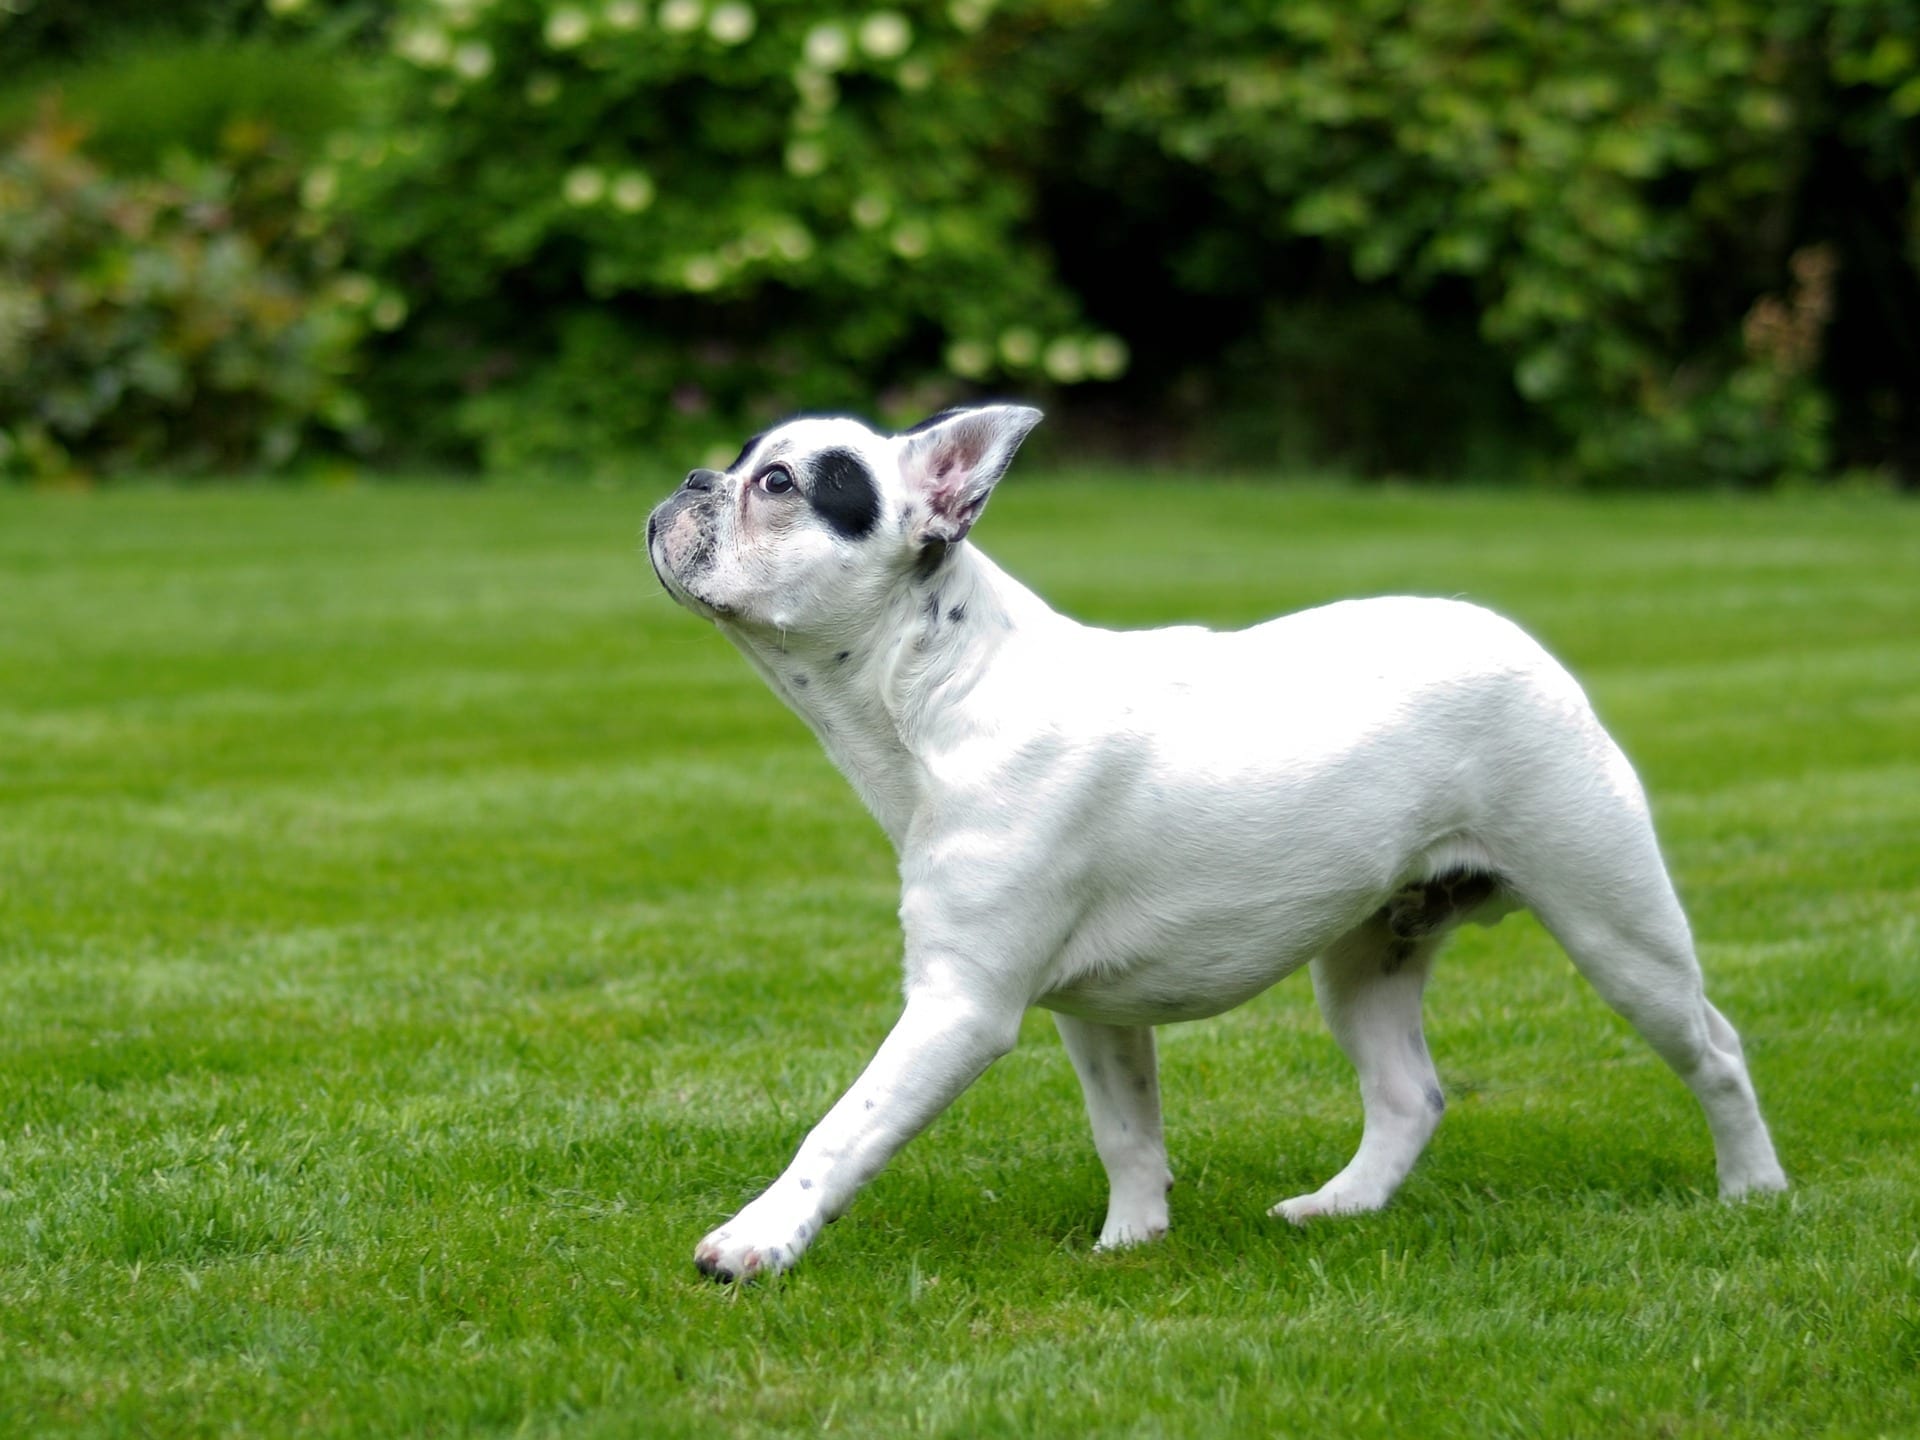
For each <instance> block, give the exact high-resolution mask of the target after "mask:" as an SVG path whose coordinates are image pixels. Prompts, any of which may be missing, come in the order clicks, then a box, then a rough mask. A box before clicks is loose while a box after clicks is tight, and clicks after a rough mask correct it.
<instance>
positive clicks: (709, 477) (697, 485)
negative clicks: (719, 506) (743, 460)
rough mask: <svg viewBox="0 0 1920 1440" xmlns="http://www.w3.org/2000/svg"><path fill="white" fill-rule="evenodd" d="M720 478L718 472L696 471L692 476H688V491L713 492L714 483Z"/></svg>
mask: <svg viewBox="0 0 1920 1440" xmlns="http://www.w3.org/2000/svg"><path fill="white" fill-rule="evenodd" d="M719 478H720V472H719V471H718V470H695V471H694V472H693V473H692V474H691V475H689V476H687V489H689V490H711V489H713V482H714V481H716V480H718V479H719Z"/></svg>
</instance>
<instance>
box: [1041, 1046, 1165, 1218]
mask: <svg viewBox="0 0 1920 1440" xmlns="http://www.w3.org/2000/svg"><path fill="white" fill-rule="evenodd" d="M1053 1023H1054V1024H1055V1025H1056V1026H1057V1027H1058V1028H1059V1031H1060V1040H1061V1043H1062V1044H1064V1045H1065V1046H1066V1047H1067V1054H1068V1055H1069V1056H1070V1057H1072V1060H1073V1068H1074V1070H1075V1072H1076V1073H1077V1074H1078V1075H1079V1076H1080V1088H1081V1089H1082V1090H1083V1091H1084V1092H1085V1093H1086V1097H1087V1118H1088V1119H1089V1120H1091V1121H1092V1122H1093V1145H1094V1148H1095V1149H1096V1150H1098V1151H1099V1152H1100V1163H1101V1164H1102V1165H1104V1166H1105V1167H1106V1170H1107V1223H1106V1224H1105V1225H1102V1226H1101V1227H1100V1244H1099V1246H1098V1248H1099V1249H1101V1250H1114V1249H1118V1248H1119V1247H1120V1246H1123V1245H1138V1244H1139V1243H1140V1242H1141V1241H1143V1240H1154V1239H1157V1238H1159V1237H1160V1236H1162V1235H1164V1234H1166V1232H1167V1188H1168V1187H1169V1186H1171V1185H1172V1184H1173V1172H1172V1171H1171V1170H1169V1169H1168V1168H1167V1146H1166V1142H1165V1140H1163V1139H1162V1138H1161V1132H1160V1076H1159V1070H1158V1067H1157V1066H1156V1064H1155V1060H1154V1052H1153V1027H1152V1026H1151V1025H1102V1024H1099V1023H1097V1022H1096V1021H1092V1020H1081V1019H1077V1018H1075V1017H1074V1016H1072V1015H1063V1014H1060V1013H1059V1012H1057V1011H1056V1012H1055V1013H1054V1017H1053Z"/></svg>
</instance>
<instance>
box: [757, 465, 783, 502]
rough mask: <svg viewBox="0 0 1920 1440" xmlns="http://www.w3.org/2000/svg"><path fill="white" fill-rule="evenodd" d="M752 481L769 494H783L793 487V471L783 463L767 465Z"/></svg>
mask: <svg viewBox="0 0 1920 1440" xmlns="http://www.w3.org/2000/svg"><path fill="white" fill-rule="evenodd" d="M753 483H754V484H756V485H758V486H759V487H760V488H761V489H762V490H764V491H766V492H767V494H769V495H784V494H786V493H787V492H788V491H789V490H791V489H793V471H791V470H789V469H788V468H787V467H786V466H784V465H769V466H768V467H767V468H766V469H764V470H762V471H761V472H760V476H759V478H758V479H757V480H755V481H754V482H753Z"/></svg>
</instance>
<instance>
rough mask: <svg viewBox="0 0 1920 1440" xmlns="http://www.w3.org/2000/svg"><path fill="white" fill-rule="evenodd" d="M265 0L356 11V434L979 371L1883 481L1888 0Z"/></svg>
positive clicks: (1902, 178) (1588, 466)
mask: <svg viewBox="0 0 1920 1440" xmlns="http://www.w3.org/2000/svg"><path fill="white" fill-rule="evenodd" d="M208 8H209V13H210V14H218V15H221V16H225V14H226V12H225V11H224V10H222V9H221V7H220V6H218V5H210V6H209V7H208ZM267 9H268V10H269V11H271V12H273V13H274V15H275V16H276V17H277V18H275V19H274V22H273V23H274V24H276V25H277V26H278V28H279V31H280V33H281V34H282V35H283V36H285V37H289V38H304V39H308V40H311V39H312V38H313V37H316V36H318V37H323V38H324V37H326V36H329V35H332V36H335V37H348V36H363V35H364V34H365V33H366V32H367V24H368V17H369V16H384V15H385V14H387V13H388V11H389V10H391V12H392V16H393V18H392V22H391V25H390V26H388V27H387V29H386V31H385V36H386V39H385V43H384V46H383V49H382V51H381V55H382V58H381V59H380V60H379V61H378V62H376V63H375V64H374V65H373V66H372V69H371V73H370V76H369V78H370V79H371V81H372V82H373V83H372V85H371V87H370V88H367V89H365V90H361V89H358V88H357V89H356V90H355V92H354V93H355V96H356V102H357V103H359V104H360V106H361V111H360V113H361V119H360V120H359V121H358V123H356V124H355V125H353V126H352V127H350V128H348V129H346V130H344V131H343V132H341V133H340V134H338V135H336V136H335V137H334V138H333V139H332V140H331V141H329V142H328V143H327V145H326V146H325V147H324V148H323V149H320V150H318V151H316V152H315V153H313V154H312V155H311V156H310V158H309V164H308V169H307V173H306V176H305V183H304V185H303V187H302V191H301V193H302V196H303V204H304V214H303V216H302V217H301V219H300V222H299V223H300V226H301V228H302V230H303V231H304V233H306V234H308V235H309V236H314V237H318V236H320V235H323V234H325V235H344V236H346V237H348V238H349V240H350V243H351V246H352V250H351V253H350V255H349V256H347V257H346V263H348V264H349V265H350V266H351V267H352V270H353V272H355V273H357V272H361V271H364V272H365V273H367V274H368V275H370V276H372V277H373V278H374V281H375V282H376V284H377V291H378V296H379V305H380V317H381V322H380V323H381V325H382V326H384V327H385V329H384V330H382V331H380V332H379V338H377V339H376V340H374V341H373V342H372V343H371V344H370V345H369V346H368V348H367V349H366V350H365V351H364V352H363V355H362V360H361V365H362V369H361V375H362V384H363V386H364V388H365V390H366V393H367V394H368V395H370V396H371V397H372V400H373V402H374V413H375V414H376V415H379V416H382V417H383V418H384V422H385V432H386V435H387V437H388V441H389V443H390V444H396V443H402V442H404V443H407V444H411V445H414V446H418V447H424V448H428V449H435V450H438V451H441V452H443V453H449V454H456V455H478V456H480V457H482V458H484V459H485V460H487V461H489V462H491V463H493V464H496V465H502V466H514V467H524V466H528V465H545V466H582V465H593V466H598V467H603V468H605V467H612V468H621V467H624V466H627V465H630V464H633V463H647V464H651V463H654V462H653V458H652V457H654V456H656V455H661V454H664V455H667V456H671V457H674V459H675V462H676V463H678V461H679V460H683V459H685V458H686V457H687V456H688V455H689V454H690V453H692V454H698V453H699V452H701V451H702V450H704V449H705V448H707V447H719V446H723V445H724V444H725V442H726V440H727V439H728V438H730V437H736V436H737V435H738V434H740V433H741V432H742V431H743V430H744V429H746V428H749V427H752V426H754V425H756V424H759V423H762V422H764V421H765V420H766V419H768V418H770V417H771V416H773V415H774V414H776V413H778V412H780V411H784V410H788V409H794V408H804V407H841V406H846V407H854V408H859V409H863V410H868V411H877V412H878V413H880V414H881V415H882V416H883V417H884V418H901V417H907V416H910V415H913V414H915V413H916V412H919V411H922V410H924V409H926V408H929V407H931V406H933V405H937V404H940V403H944V402H947V401H950V400H953V399H957V398H963V397H964V396H965V395H967V394H969V393H977V392H982V391H1017V392H1021V393H1029V394H1035V393H1037V394H1041V395H1043V396H1046V397H1050V398H1052V399H1053V400H1055V401H1056V402H1060V403H1061V404H1062V408H1063V409H1064V411H1065V413H1066V414H1067V416H1068V417H1072V416H1074V415H1079V416H1081V417H1082V418H1083V420H1084V422H1085V423H1084V425H1083V429H1084V431H1085V433H1087V434H1088V435H1093V436H1102V435H1104V436H1108V437H1113V443H1115V444H1117V445H1123V446H1128V447H1141V446H1156V445H1161V444H1163V443H1164V442H1165V440H1166V437H1167V436H1169V435H1174V436H1182V437H1186V439H1185V441H1184V443H1185V444H1186V445H1187V446H1188V447H1189V449H1190V450H1191V451H1193V452H1194V453H1208V452H1209V451H1211V452H1212V453H1216V454H1219V453H1230V454H1237V455H1239V456H1240V457H1241V458H1267V459H1271V458H1274V457H1276V456H1284V457H1287V458H1291V459H1297V460H1327V459H1332V460H1335V461H1338V462H1341V463H1346V464H1352V465H1358V466H1362V467H1367V468H1380V469H1401V470H1413V471H1435V470H1439V471H1447V470H1455V471H1458V470H1479V471H1485V470H1486V469H1488V468H1510V467H1511V466H1513V465H1520V464H1527V465H1531V466H1532V467H1534V468H1541V469H1545V470H1546V471H1548V472H1549V473H1552V474H1555V475H1560V476H1564V477H1566V478H1568V479H1583V480H1586V481H1589V482H1599V483H1633V484H1658V485H1678V484H1698V483H1734V484H1744V485H1759V484H1769V483H1775V482H1778V481H1780V480H1783V479H1807V478H1821V477H1825V476H1828V475H1831V474H1832V473H1834V472H1835V471H1836V469H1838V468H1840V467H1842V466H1848V465H1863V464H1864V465H1872V466H1881V467H1885V468H1886V469H1887V470H1888V471H1890V472H1891V473H1896V474H1899V475H1901V476H1903V477H1904V478H1905V479H1906V480H1907V481H1908V482H1909V483H1915V482H1920V400H1916V397H1920V207H1917V206H1916V202H1915V196H1916V190H1917V182H1920V49H1917V48H1916V47H1917V45H1920V0H1779V3H1764V0H1563V3H1560V4H1557V5H1549V4H1542V3H1522V0H1493V3H1489V0H1422V3H1390V0H1337V3H1336V0H1328V3H1303V0H1285V3H1280V4H1276V5H1270V6H1257V7H1256V6H1248V5H1245V4H1240V3H1222V0H1110V3H1098V0H1002V3H995V0H938V3H931V0H927V3H921V0H899V3H893V4H889V5H883V6H879V7H876V8H873V9H864V8H862V9H854V10H842V9H839V8H835V7H832V6H829V5H826V4H823V3H819V0H790V3H754V0H400V3H398V4H397V5H394V6H391V7H389V6H386V5H380V6H377V7H370V6H369V5H367V4H365V3H357V4H345V3H337V4H328V3H325V0H276V3H275V4H273V5H271V6H269V7H267ZM221 23H223V24H230V23H233V22H232V21H231V18H230V17H229V18H227V19H223V20H222V21H221ZM247 23H248V24H255V23H257V17H256V19H255V20H253V21H249V22H247ZM0 33H3V32H0ZM333 43H336V44H338V45H340V46H341V47H342V48H343V49H350V48H351V45H350V44H349V41H348V40H346V39H336V41H334V42H333ZM5 283H7V282H6V281H5V279H4V278H0V286H4V284H5ZM15 283H16V284H17V283H18V282H17V280H16V281H15ZM0 293H4V292H0ZM8 423H9V421H8V419H7V417H6V416H5V415H4V414H0V428H3V427H5V426H6V425H7V424H8ZM316 433H317V432H316ZM72 443H73V445H74V447H75V450H76V453H79V452H81V451H83V450H84V449H85V448H86V446H85V441H84V437H74V438H73V442H72ZM1523 456H1531V457H1532V459H1531V460H1530V461H1529V460H1525V459H1523V458H1522V457H1523Z"/></svg>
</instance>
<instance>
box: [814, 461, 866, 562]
mask: <svg viewBox="0 0 1920 1440" xmlns="http://www.w3.org/2000/svg"><path fill="white" fill-rule="evenodd" d="M808 499H809V500H810V501H811V502H812V504H813V508H814V509H815V510H817V511H818V512H819V513H820V518H821V519H823V520H825V521H826V522H827V524H829V525H831V526H832V527H833V529H834V531H835V533H836V534H840V535H844V536H846V538H847V539H849V540H858V539H860V538H861V537H862V536H864V535H866V533H867V532H868V531H870V530H872V529H873V527H874V525H875V524H876V523H877V522H878V521H879V519H880V490H879V487H878V486H876V485H875V484H874V481H873V472H872V471H871V470H869V469H868V468H867V462H866V461H864V460H862V459H861V458H860V457H859V456H858V455H856V454H854V453H853V452H852V451H851V450H841V449H833V450H823V451H821V452H820V454H819V456H818V457H817V458H816V459H815V460H814V462H813V493H812V494H811V495H810V496H809V497H808Z"/></svg>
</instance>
